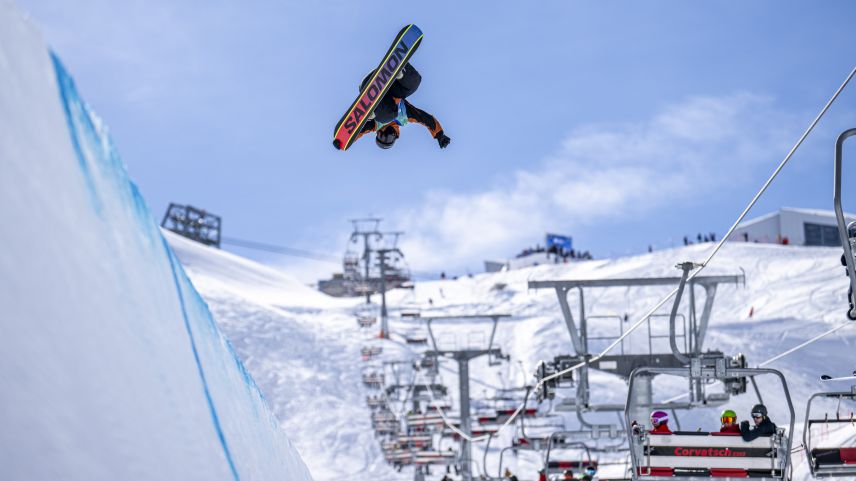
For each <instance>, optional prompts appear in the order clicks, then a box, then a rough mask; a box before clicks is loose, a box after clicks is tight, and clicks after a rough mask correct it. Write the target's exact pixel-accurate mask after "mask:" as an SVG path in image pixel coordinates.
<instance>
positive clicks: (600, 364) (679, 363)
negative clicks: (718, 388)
mask: <svg viewBox="0 0 856 481" xmlns="http://www.w3.org/2000/svg"><path fill="white" fill-rule="evenodd" d="M681 281H682V278H681V277H638V278H617V279H575V280H545V281H529V284H528V285H529V288H530V289H554V290H555V291H556V295H557V297H558V300H559V306H560V307H561V311H562V316H563V318H564V320H565V324H566V326H567V329H568V333H569V334H570V337H571V344H572V346H573V349H574V352H575V354H574V355H571V356H560V357H561V358H562V359H560V358H556V360H554V362H553V363H554V364H556V367H555V368H554V369H556V370H557V372H558V370H562V369H560V368H561V367H564V366H568V367H569V366H571V365H574V364H577V363H580V362H583V363H585V364H584V366H583V367H582V368H581V369H579V371H578V373H579V380H578V382H577V385H576V387H577V389H576V396H575V399H570V400H566V401H570V402H569V403H568V404H569V405H565V404H559V405H558V406H557V409H562V408H565V409H567V408H568V407H569V408H571V409H572V410H575V411H576V412H577V418H578V419H579V420H580V423H581V425H582V426H585V427H587V428H590V429H592V430H594V431H599V430H602V431H605V432H615V431H616V429H615V427H614V426H610V425H597V424H593V423H590V422H588V421H587V420H586V419H585V418H584V416H583V412H587V411H614V412H623V411H624V405H623V404H591V402H590V394H591V390H590V385H589V380H588V370H589V369H590V368H591V369H598V370H601V371H605V372H610V373H613V374H616V375H619V376H621V377H623V378H624V379H628V378H629V377H630V375H631V373H632V372H633V370H634V369H635V368H637V367H640V366H658V367H674V368H678V367H685V366H686V365H687V364H688V361H686V360H685V359H681V358H679V357H677V356H676V355H675V354H674V352H673V351H669V352H654V351H655V349H654V346H653V343H654V340H655V339H657V338H659V337H664V338H665V337H670V345H671V346H672V347H673V349H674V348H675V345H676V340H675V338H676V337H683V342H682V344H683V348H684V350H685V351H686V352H688V353H691V354H695V355H700V354H701V348H702V345H703V344H704V339H705V335H706V334H707V328H708V323H709V321H710V315H711V312H712V309H713V302H714V299H715V297H716V291H717V287H718V286H719V285H720V284H739V283H741V282H743V283H745V276H744V275H743V274H739V275H715V276H697V277H695V278H692V279H689V280H688V281H687V280H686V279H684V281H687V282H686V283H687V285H688V286H689V289H688V298H689V308H688V316H687V317H685V318H683V321H684V331H683V336H679V335H677V333H676V332H675V329H674V319H672V322H671V326H672V329H671V333H670V336H658V335H654V334H652V333H651V330H650V325H651V324H650V323H651V318H654V317H663V315H662V314H655V315H652V316H651V318H649V319H648V346H647V352H646V353H638V354H634V353H631V352H630V351H631V347H632V345H631V343H630V342H629V341H628V340H626V339H625V340H624V341H622V342H621V344H620V345H619V346H618V347H617V350H618V353H617V354H608V355H605V356H603V357H601V358H600V359H598V361H596V362H594V363H590V362H589V359H590V358H591V357H592V356H593V354H592V353H591V352H590V351H589V341H593V340H600V341H609V340H614V339H617V338H618V337H619V336H615V337H611V338H610V337H596V336H590V335H589V332H588V321H589V320H594V319H601V320H602V319H605V318H610V317H614V318H615V319H616V320H617V321H618V328H619V331H620V335H621V334H623V332H624V322H625V321H624V319H623V318H621V316H598V315H590V314H589V313H587V312H586V304H585V291H586V289H592V288H616V287H620V288H628V287H652V286H664V287H673V286H675V285H678V284H680V283H681ZM696 287H701V288H703V289H704V293H705V299H704V304H703V307H702V309H701V314H700V315H699V314H698V313H697V309H696V308H697V300H696V293H695V290H696ZM573 290H577V291H578V293H579V326H577V321H576V320H575V319H574V315H573V312H572V310H571V305H570V301H569V295H570V293H571V291H573ZM677 315H678V314H677V313H676V312H673V313H672V317H673V318H674V317H676V316H677ZM711 354H712V355H715V356H719V357H722V356H723V355H722V353H711ZM546 374H550V373H549V372H548V373H546ZM652 380H653V375H640V376H638V379H637V380H636V388H635V390H634V395H635V396H637V399H636V400H635V402H634V405H635V406H640V409H644V408H642V406H651V405H653V399H652ZM691 389H692V390H693V393H692V394H693V399H694V400H699V401H704V399H703V396H704V395H703V393H702V392H701V389H702V387H701V386H700V385H698V386H692V388H691ZM699 397H701V398H702V399H698V398H699ZM633 415H634V416H639V413H633ZM646 416H647V414H645V415H644V416H643V417H642V418H643V419H644V417H646Z"/></svg>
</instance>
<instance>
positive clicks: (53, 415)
mask: <svg viewBox="0 0 856 481" xmlns="http://www.w3.org/2000/svg"><path fill="white" fill-rule="evenodd" d="M0 225H2V229H0V246H2V249H0V279H2V280H0V306H2V318H0V339H2V341H3V348H2V349H0V386H2V387H0V426H2V429H0V479H3V480H10V481H17V480H21V481H23V480H27V481H29V480H54V479H65V480H81V481H83V480H86V481H90V480H116V479H127V480H165V479H184V480H194V479H198V480H234V481H237V480H254V479H255V480H263V479H264V480H268V479H289V480H306V481H308V480H310V479H312V478H311V477H310V474H309V472H308V470H307V469H306V466H305V465H304V463H303V461H302V460H301V458H300V456H299V454H298V453H297V452H296V450H295V449H294V446H293V445H292V444H291V442H290V441H289V440H288V438H287V437H286V436H285V434H284V433H283V432H282V431H281V429H279V427H278V424H279V423H278V422H277V420H276V418H275V417H274V416H273V415H272V413H271V412H270V410H269V409H268V407H267V405H266V404H265V401H264V399H263V397H262V396H261V393H260V392H259V390H258V387H257V386H256V384H255V383H254V381H253V380H252V378H251V377H250V376H249V374H248V372H247V371H246V370H245V369H244V366H243V365H242V364H241V362H240V361H239V360H238V358H237V357H236V356H235V353H234V351H233V349H232V347H231V346H230V345H229V343H228V341H227V340H226V338H224V337H223V336H222V334H221V333H220V330H219V329H218V328H217V327H216V325H215V324H214V322H213V321H212V317H211V314H210V312H209V311H208V308H207V306H206V304H205V302H204V301H203V300H202V298H201V297H200V296H199V294H198V293H197V291H196V290H195V289H194V287H193V286H192V285H191V283H190V282H189V280H188V278H187V277H186V275H185V273H184V270H183V269H182V267H181V265H180V264H179V263H178V262H177V260H176V259H175V257H174V255H173V253H172V251H171V249H170V248H169V246H168V245H167V244H166V242H165V241H164V239H163V237H162V236H161V233H160V231H159V229H158V227H157V225H156V224H155V222H154V221H153V220H152V217H151V215H150V214H149V212H148V209H147V208H146V206H145V203H144V202H143V200H142V197H141V196H140V194H139V192H138V191H137V189H136V187H135V186H134V184H133V183H131V182H130V180H129V179H128V177H127V174H126V172H125V168H124V166H123V164H122V162H121V160H120V159H119V157H118V155H117V153H116V150H115V149H114V147H113V145H112V143H111V141H110V138H109V136H108V134H107V130H106V128H105V126H104V125H103V124H102V122H101V121H100V120H99V119H98V118H97V117H96V116H95V115H94V114H93V113H92V111H91V110H90V109H89V108H88V106H87V105H86V104H85V103H83V101H82V100H81V99H80V97H79V96H78V93H77V90H76V88H75V86H74V82H73V81H72V79H71V77H70V76H69V75H68V73H67V72H66V71H65V69H64V68H63V66H62V64H61V62H60V61H59V59H58V58H57V57H56V56H55V55H54V54H52V53H51V52H50V51H49V50H48V48H47V47H46V46H45V43H44V41H43V40H42V37H41V36H40V34H39V33H38V32H37V31H36V29H35V28H34V27H33V26H32V25H31V24H30V23H28V22H27V21H26V20H25V19H24V18H23V17H22V15H21V14H20V13H19V12H18V11H17V10H16V8H15V7H14V5H12V4H11V3H9V2H7V1H5V0H4V1H2V2H0Z"/></svg>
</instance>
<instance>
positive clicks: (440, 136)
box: [434, 130, 452, 149]
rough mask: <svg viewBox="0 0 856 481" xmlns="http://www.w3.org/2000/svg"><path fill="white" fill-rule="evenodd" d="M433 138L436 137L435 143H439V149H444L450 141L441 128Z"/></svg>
mask: <svg viewBox="0 0 856 481" xmlns="http://www.w3.org/2000/svg"><path fill="white" fill-rule="evenodd" d="M434 138H435V139H437V143H438V144H440V148H441V149H445V148H446V146H447V145H449V142H451V141H452V139H450V138H449V137H448V136H447V135H446V134H444V133H443V131H442V130H441V131H439V132H437V136H436V137H434Z"/></svg>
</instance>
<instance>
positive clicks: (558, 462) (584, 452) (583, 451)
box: [544, 432, 597, 476]
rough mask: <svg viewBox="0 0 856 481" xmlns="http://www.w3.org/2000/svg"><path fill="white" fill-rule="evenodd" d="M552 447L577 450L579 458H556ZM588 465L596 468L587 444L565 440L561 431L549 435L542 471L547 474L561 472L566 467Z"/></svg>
mask: <svg viewBox="0 0 856 481" xmlns="http://www.w3.org/2000/svg"><path fill="white" fill-rule="evenodd" d="M557 441H558V443H557ZM554 448H557V449H562V450H568V449H573V450H579V451H580V456H579V459H573V460H569V459H556V457H555V452H554V451H553V449H554ZM589 466H593V467H595V468H597V460H596V459H594V460H593V459H592V458H591V449H589V447H588V445H586V444H585V443H582V442H566V441H565V440H564V438H563V437H562V434H561V432H557V433H553V434H551V435H550V439H549V440H548V441H547V454H546V455H545V456H544V472H545V473H546V474H547V475H548V476H549V475H551V474H557V473H561V472H563V471H565V470H566V469H584V468H587V467H589Z"/></svg>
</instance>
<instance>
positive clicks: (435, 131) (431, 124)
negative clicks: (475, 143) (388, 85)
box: [402, 100, 451, 149]
mask: <svg viewBox="0 0 856 481" xmlns="http://www.w3.org/2000/svg"><path fill="white" fill-rule="evenodd" d="M402 102H404V106H405V108H406V109H407V117H408V119H407V121H408V122H416V123H418V124H422V125H424V126H425V128H427V129H428V131H429V132H431V137H434V138H435V139H437V143H438V144H440V148H441V149H443V148H445V147H446V146H447V145H449V142H450V141H451V139H450V138H449V137H448V136H447V135H446V134H445V133H444V132H443V126H442V125H440V121H439V120H437V119H436V118H435V117H434V116H433V115H431V114H429V113H428V112H425V111H424V110H422V109H419V108H417V107H414V106H413V104H411V103H410V102H408V101H407V100H402Z"/></svg>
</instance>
